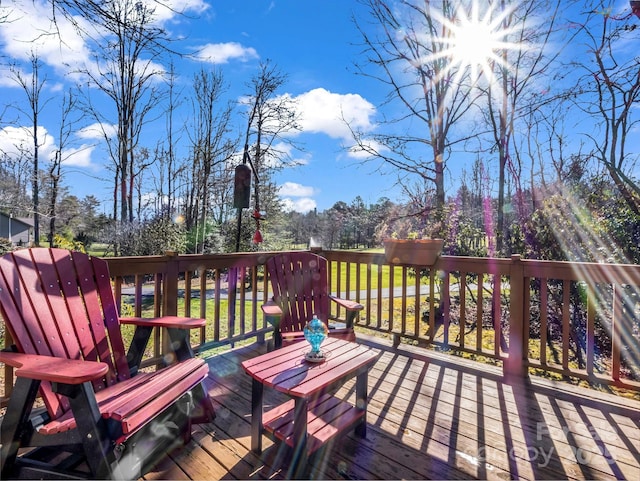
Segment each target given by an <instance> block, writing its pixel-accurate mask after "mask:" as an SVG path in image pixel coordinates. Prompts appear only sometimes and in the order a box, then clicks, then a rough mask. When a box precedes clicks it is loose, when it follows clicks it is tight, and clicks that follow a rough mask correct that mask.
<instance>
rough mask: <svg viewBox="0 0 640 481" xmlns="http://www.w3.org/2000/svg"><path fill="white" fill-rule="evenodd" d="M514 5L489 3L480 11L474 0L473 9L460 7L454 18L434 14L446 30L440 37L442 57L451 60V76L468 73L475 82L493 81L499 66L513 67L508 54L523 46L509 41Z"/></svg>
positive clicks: (457, 79) (458, 76) (458, 79)
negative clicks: (502, 7) (510, 18)
mask: <svg viewBox="0 0 640 481" xmlns="http://www.w3.org/2000/svg"><path fill="white" fill-rule="evenodd" d="M512 8H514V6H513V5H511V6H507V7H506V9H505V10H497V9H495V8H493V7H492V6H489V7H487V9H486V10H485V11H484V12H480V6H479V4H478V1H476V0H472V2H471V5H470V8H465V7H464V6H459V7H458V8H457V10H456V13H455V16H453V18H445V17H441V16H440V15H434V16H437V17H439V18H438V20H439V21H440V22H441V23H442V25H443V27H444V31H445V32H446V34H445V35H443V36H442V37H441V38H440V39H439V40H440V42H441V44H442V45H443V51H442V52H441V55H440V56H441V57H447V58H449V59H450V63H449V66H448V71H449V72H448V76H449V77H451V76H453V77H454V81H460V79H461V78H463V77H464V76H465V75H467V74H469V75H470V79H471V82H473V83H477V82H479V81H481V80H482V79H484V81H485V82H487V83H491V82H493V80H494V77H495V72H496V69H510V64H509V61H508V53H509V52H510V51H518V50H522V49H523V48H524V46H523V45H522V44H520V43H515V42H511V41H509V36H510V34H511V33H512V28H511V27H510V26H509V25H508V21H507V20H508V18H509V15H510V12H511V11H512V10H511V9H512Z"/></svg>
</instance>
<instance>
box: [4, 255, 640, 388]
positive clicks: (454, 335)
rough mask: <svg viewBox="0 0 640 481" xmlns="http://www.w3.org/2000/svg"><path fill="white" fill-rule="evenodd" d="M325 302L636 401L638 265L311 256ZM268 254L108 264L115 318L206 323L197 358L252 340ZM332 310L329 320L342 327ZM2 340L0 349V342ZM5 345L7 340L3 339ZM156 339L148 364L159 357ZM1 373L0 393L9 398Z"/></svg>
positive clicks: (367, 327)
mask: <svg viewBox="0 0 640 481" xmlns="http://www.w3.org/2000/svg"><path fill="white" fill-rule="evenodd" d="M318 253H320V254H321V255H323V256H325V257H327V259H328V260H329V261H330V270H331V272H330V274H331V275H330V279H331V283H332V285H331V286H330V289H331V292H332V293H333V294H335V295H337V296H339V297H343V298H346V299H351V300H355V301H358V302H360V303H362V304H363V305H364V309H363V311H362V312H361V314H360V316H359V318H358V319H357V321H356V326H357V330H360V331H362V332H367V333H373V334H376V335H382V336H388V337H392V338H393V339H394V341H395V342H396V343H399V342H411V343H414V344H417V345H419V346H424V347H425V348H435V349H439V350H444V351H447V352H450V353H451V354H452V355H453V354H455V355H462V356H468V357H471V358H474V359H480V360H484V361H485V362H491V363H495V364H501V365H502V366H503V371H504V373H505V375H506V376H516V377H523V376H525V375H528V374H542V375H547V376H555V377H558V378H560V379H572V380H584V381H589V382H591V383H596V384H602V385H616V386H618V387H622V388H625V389H630V390H633V391H637V392H640V382H638V381H639V380H640V359H639V354H638V352H639V351H640V266H638V265H620V264H594V263H576V262H552V261H535V260H525V259H521V258H520V256H517V255H516V256H513V257H511V258H507V259H504V258H501V259H497V258H471V257H454V256H442V257H440V259H439V260H438V261H437V263H436V264H435V265H434V266H432V267H420V266H397V265H390V264H389V263H388V262H387V260H386V258H385V256H384V254H382V253H370V252H354V251H318ZM271 254H272V253H269V252H259V253H239V254H212V255H175V254H171V253H168V254H167V255H165V256H147V257H119V258H108V259H107V260H108V262H109V268H110V271H111V274H112V276H113V280H114V290H115V293H116V297H117V299H118V300H119V302H120V305H121V310H122V314H123V315H137V316H140V315H160V314H179V315H186V316H197V317H205V318H206V319H207V321H208V322H207V327H206V328H203V329H202V330H200V331H199V332H197V333H195V334H194V335H193V337H192V344H193V346H194V348H195V349H196V350H198V351H200V352H204V351H207V350H210V349H214V348H218V347H220V346H224V345H229V344H235V343H239V342H243V341H244V340H247V339H254V338H255V339H257V340H258V341H260V342H262V341H264V340H265V336H266V335H267V334H268V333H269V332H270V331H271V326H270V325H269V324H268V322H267V321H266V320H265V318H264V316H263V315H262V312H261V309H260V305H261V304H262V303H263V302H264V299H265V298H269V297H270V286H269V283H268V279H266V278H265V277H264V269H263V266H264V263H265V261H266V259H267V258H268V257H269V256H270V255H271ZM341 314H343V313H341V312H340V311H339V310H337V308H336V310H335V311H334V312H333V313H332V315H333V317H336V318H340V317H341ZM5 341H7V339H5ZM9 341H10V340H9ZM163 342H164V339H163V338H162V334H161V333H157V334H156V337H155V339H154V343H153V347H152V349H151V350H150V351H149V352H148V353H147V355H148V356H147V357H148V360H147V363H148V364H153V363H155V362H159V360H161V358H162V352H163V351H164V346H163ZM11 383H12V373H11V370H10V369H8V368H5V383H4V386H3V388H4V391H3V393H8V392H9V391H10V386H11Z"/></svg>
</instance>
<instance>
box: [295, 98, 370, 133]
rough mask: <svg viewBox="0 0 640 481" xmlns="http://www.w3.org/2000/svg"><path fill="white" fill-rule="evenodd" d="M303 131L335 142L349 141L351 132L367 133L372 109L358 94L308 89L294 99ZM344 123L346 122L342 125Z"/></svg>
mask: <svg viewBox="0 0 640 481" xmlns="http://www.w3.org/2000/svg"><path fill="white" fill-rule="evenodd" d="M294 100H295V101H296V102H297V106H298V109H299V111H300V116H301V118H300V124H301V126H302V130H303V131H304V132H311V133H324V134H327V135H328V136H330V137H333V138H336V139H351V137H352V136H351V131H350V130H349V127H348V126H347V123H348V124H349V125H351V127H352V129H358V130H364V131H368V130H371V129H372V128H373V124H372V123H371V118H372V117H373V116H374V115H375V111H376V109H375V107H374V105H373V104H372V103H371V102H369V101H368V100H366V99H364V98H363V97H361V96H360V95H358V94H336V93H332V92H329V91H328V90H325V89H323V88H317V89H314V90H310V91H309V92H306V93H304V94H301V95H299V96H298V97H296V98H295V99H294ZM345 122H346V123H345Z"/></svg>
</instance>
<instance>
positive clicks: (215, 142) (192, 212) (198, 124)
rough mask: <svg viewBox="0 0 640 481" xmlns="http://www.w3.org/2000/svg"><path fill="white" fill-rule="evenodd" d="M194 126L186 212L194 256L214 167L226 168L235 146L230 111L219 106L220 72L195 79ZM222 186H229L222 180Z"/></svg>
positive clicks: (198, 247) (199, 244)
mask: <svg viewBox="0 0 640 481" xmlns="http://www.w3.org/2000/svg"><path fill="white" fill-rule="evenodd" d="M193 85H194V90H195V99H194V109H193V110H194V122H193V130H192V131H193V134H192V136H191V144H192V152H193V162H192V175H191V180H192V183H193V184H192V188H191V190H190V192H189V197H188V202H187V206H186V207H187V208H186V227H187V229H195V230H196V238H197V239H198V241H197V243H196V252H203V250H204V238H205V236H206V225H207V222H208V218H209V214H210V204H211V192H212V189H213V186H214V185H216V184H217V183H218V179H216V178H215V177H214V176H213V174H214V173H215V172H216V166H218V165H226V164H227V162H228V160H229V159H230V158H231V156H232V155H233V152H234V150H235V147H236V144H234V143H233V142H230V141H228V138H227V134H228V131H229V122H230V119H231V113H232V108H231V106H230V105H228V104H227V105H222V106H219V105H218V104H219V103H220V99H221V95H222V94H223V93H224V90H225V84H224V77H223V75H222V73H221V72H220V71H214V72H206V71H205V70H201V71H200V72H198V73H197V74H196V75H195V77H194V82H193ZM224 182H228V179H227V178H225V179H224Z"/></svg>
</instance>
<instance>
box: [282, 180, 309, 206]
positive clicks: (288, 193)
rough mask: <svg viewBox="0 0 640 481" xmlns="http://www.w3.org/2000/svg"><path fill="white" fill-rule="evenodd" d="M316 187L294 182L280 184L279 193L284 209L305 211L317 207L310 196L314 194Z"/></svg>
mask: <svg viewBox="0 0 640 481" xmlns="http://www.w3.org/2000/svg"><path fill="white" fill-rule="evenodd" d="M316 192H317V191H316V189H315V188H314V187H311V186H308V185H302V184H298V183H296V182H285V183H284V184H282V185H281V186H280V189H279V194H280V197H281V198H282V204H283V208H284V210H285V211H288V212H291V211H295V212H301V213H306V212H309V211H312V210H313V209H315V208H316V207H317V204H316V201H315V200H313V199H312V198H311V196H313V195H314V194H316Z"/></svg>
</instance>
